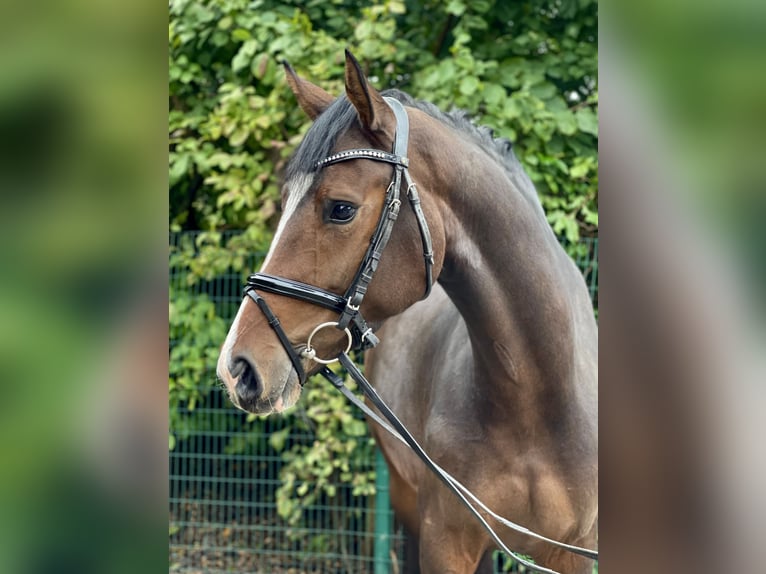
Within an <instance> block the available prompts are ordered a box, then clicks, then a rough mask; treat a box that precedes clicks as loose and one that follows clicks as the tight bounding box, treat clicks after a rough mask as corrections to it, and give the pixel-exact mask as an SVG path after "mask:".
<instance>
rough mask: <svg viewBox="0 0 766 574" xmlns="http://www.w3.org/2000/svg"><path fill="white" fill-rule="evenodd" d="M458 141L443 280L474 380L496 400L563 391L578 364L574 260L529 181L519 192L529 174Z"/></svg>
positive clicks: (448, 191)
mask: <svg viewBox="0 0 766 574" xmlns="http://www.w3.org/2000/svg"><path fill="white" fill-rule="evenodd" d="M461 145H462V146H465V147H464V149H462V150H459V151H458V153H456V155H455V157H454V158H453V161H451V162H449V166H445V170H444V171H442V174H441V175H442V178H443V179H442V182H443V185H444V187H443V188H442V189H443V196H442V197H443V200H444V204H445V207H444V210H445V213H443V216H444V222H445V235H446V239H447V247H446V256H445V264H444V268H443V270H442V273H441V275H440V279H439V281H440V283H441V284H442V286H443V287H444V289H445V291H446V292H447V293H448V295H449V296H450V298H451V299H452V300H453V302H454V303H455V304H456V306H457V307H458V309H459V311H460V313H461V315H462V316H463V318H464V319H465V322H466V324H467V326H468V331H469V334H470V337H471V344H472V346H473V349H474V358H475V374H476V376H475V382H476V384H479V385H484V386H486V387H488V388H487V389H486V393H483V394H484V395H485V396H492V399H493V400H495V401H503V399H505V400H512V401H516V402H518V401H521V400H524V401H528V400H539V399H540V397H544V396H545V395H546V394H547V395H549V396H554V395H555V396H556V397H562V396H565V395H567V394H569V391H570V390H571V389H570V388H569V387H570V386H571V385H573V384H574V381H573V378H574V369H575V365H574V362H575V360H574V357H575V352H574V345H575V329H576V326H575V325H574V322H575V316H576V315H577V314H576V313H574V312H573V310H572V304H573V302H572V299H571V294H570V293H568V290H571V285H572V280H573V279H572V268H571V262H569V261H568V260H566V259H565V258H563V257H562V252H561V248H560V246H559V245H558V243H557V241H556V238H555V236H554V235H553V233H552V231H551V229H550V227H549V226H548V224H547V223H546V222H545V219H544V215H543V212H542V208H541V207H540V205H539V202H538V201H537V200H536V198H534V197H530V191H531V193H534V191H533V188H531V183H526V185H528V186H529V188H527V189H521V186H523V185H525V183H524V181H525V178H526V176H524V175H523V174H521V173H519V174H518V175H517V174H510V173H509V172H508V171H507V170H506V169H505V168H504V167H503V166H502V165H500V164H499V163H498V162H497V161H496V160H494V159H492V158H490V157H489V156H488V155H487V154H486V152H484V151H483V150H481V149H480V148H479V147H478V146H477V145H476V144H474V143H472V142H466V141H464V142H461ZM466 154H467V156H466ZM518 169H519V170H521V167H520V166H519V168H518ZM546 391H549V392H548V393H546ZM531 397H537V398H536V399H531ZM546 400H547V399H546ZM552 408H555V407H553V406H552Z"/></svg>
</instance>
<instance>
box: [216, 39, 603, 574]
mask: <svg viewBox="0 0 766 574" xmlns="http://www.w3.org/2000/svg"><path fill="white" fill-rule="evenodd" d="M285 68H286V71H287V82H288V84H289V86H290V88H291V90H292V92H293V93H294V94H295V96H296V98H297V101H298V104H299V105H300V107H301V108H302V109H303V110H304V111H305V112H306V113H307V114H308V115H309V116H310V117H311V118H312V119H313V120H314V123H313V124H312V126H311V128H310V129H309V131H308V132H307V134H306V136H305V138H304V140H303V141H302V143H301V144H300V145H299V147H298V149H297V150H296V152H295V154H294V156H293V157H292V158H291V160H290V162H289V163H288V166H287V169H286V174H285V182H284V185H283V188H282V211H283V212H282V217H281V219H280V222H279V225H278V227H277V230H276V232H275V235H274V239H273V241H272V244H271V246H270V249H269V252H268V254H267V256H266V259H265V260H264V263H263V266H262V271H263V272H264V273H267V274H268V275H266V277H271V278H272V279H273V281H278V282H284V283H285V284H286V285H288V284H294V285H302V286H303V287H301V289H303V290H304V291H308V290H311V289H313V288H314V287H312V286H316V288H317V289H318V291H320V292H322V293H329V294H332V293H343V292H344V291H345V290H346V288H347V287H348V286H349V285H350V284H352V283H353V284H356V282H357V280H358V275H359V273H358V269H357V268H358V266H359V261H360V260H363V258H365V257H366V254H367V253H368V252H369V245H370V238H371V237H375V235H376V233H377V231H376V229H377V228H378V227H379V222H380V221H383V220H384V219H385V213H384V205H388V204H386V203H385V202H384V197H388V192H389V191H390V187H391V186H392V185H393V183H391V172H392V169H391V165H386V163H385V162H383V161H376V160H375V159H372V158H370V157H360V156H358V155H357V156H355V157H353V158H350V160H349V161H338V162H337V163H333V162H328V161H327V160H328V159H330V158H333V157H342V156H343V154H344V152H345V151H346V150H359V148H366V149H365V150H364V151H367V152H370V150H381V151H382V152H389V151H390V150H391V149H392V147H394V141H395V139H396V137H397V116H396V115H395V113H394V111H393V109H394V107H395V106H392V105H391V103H390V102H391V101H392V100H396V101H397V102H399V103H398V104H397V105H396V107H400V108H401V109H402V110H406V111H405V112H404V113H406V117H407V120H408V123H409V134H408V141H409V151H408V162H407V165H408V168H409V172H410V173H411V177H412V180H413V181H414V183H415V184H416V185H417V189H419V193H420V196H419V199H420V203H419V206H420V207H419V208H418V209H422V214H423V217H424V218H425V221H426V222H427V227H428V229H429V230H430V240H429V242H431V243H432V249H433V253H432V258H431V260H430V263H431V265H432V267H433V277H434V278H436V280H437V284H436V285H434V287H433V290H432V291H431V294H430V296H428V297H427V298H426V299H425V300H422V301H421V298H422V296H423V294H424V291H425V292H427V290H428V289H427V288H428V286H427V285H425V283H427V282H428V279H427V280H426V281H424V273H423V268H424V258H423V248H422V243H423V239H422V229H421V226H420V225H419V223H420V222H419V221H418V217H417V214H416V212H415V210H414V209H412V210H411V209H406V206H405V205H402V207H401V211H400V212H399V214H398V215H399V217H398V220H397V221H396V225H395V226H394V227H393V231H392V232H391V233H390V238H388V244H387V247H385V252H384V253H383V254H382V256H381V257H380V259H379V263H377V262H376V268H377V271H376V273H375V276H374V279H373V280H372V281H371V282H370V283H369V288H368V289H366V296H365V297H364V300H363V302H362V303H361V307H360V310H359V312H360V313H363V314H364V317H366V318H367V322H368V323H369V325H370V328H371V330H372V329H377V328H378V327H380V328H379V329H377V334H378V335H379V336H380V339H381V343H380V344H379V345H378V347H377V348H376V349H374V350H372V351H370V352H369V353H368V354H367V357H366V374H367V376H368V378H369V379H370V380H371V381H372V382H373V383H374V384H375V386H376V389H377V390H378V392H379V393H380V395H381V396H382V397H383V398H384V399H385V400H386V401H387V402H388V403H389V405H390V406H391V408H392V409H393V410H394V412H396V413H397V415H398V416H399V418H400V419H401V420H402V422H404V424H405V425H406V426H407V427H408V428H409V430H410V431H411V432H412V434H413V435H414V436H415V437H416V438H417V440H418V441H420V443H421V445H423V447H424V448H425V450H426V451H427V452H428V453H429V454H430V456H431V457H432V458H433V459H434V460H435V461H437V462H438V463H439V464H440V465H441V466H442V467H443V468H445V469H446V470H447V471H448V472H450V474H452V475H453V476H454V477H455V478H457V479H458V480H460V481H461V482H462V483H463V484H464V485H465V486H467V487H468V488H469V489H470V490H471V491H473V492H475V493H477V494H478V495H479V497H480V498H481V499H482V500H483V501H484V502H485V503H486V504H487V505H488V506H489V507H490V508H492V509H493V510H494V511H495V512H497V513H499V514H501V515H503V516H505V517H507V518H510V519H511V520H513V521H514V522H517V523H519V524H522V525H523V526H525V527H527V528H530V529H531V530H534V531H537V532H539V533H540V534H543V535H544V536H547V537H550V538H554V539H557V540H560V541H562V542H566V543H570V544H575V545H580V546H586V547H591V548H592V547H594V546H595V544H596V539H597V515H598V440H597V434H598V426H597V425H598V421H597V418H598V403H597V384H598V383H597V379H598V371H597V369H598V365H597V339H598V334H597V326H596V322H595V319H594V316H593V310H592V305H591V301H590V297H589V295H588V290H587V288H586V285H585V282H584V280H583V278H582V276H581V274H580V272H579V271H578V269H577V267H576V266H575V264H574V263H573V262H572V260H571V259H570V258H569V257H568V256H567V254H566V252H565V251H564V250H563V249H562V247H561V246H560V244H559V242H558V241H557V239H556V236H555V235H554V233H553V231H552V230H551V228H550V226H549V225H548V223H547V221H546V218H545V214H544V212H543V209H542V206H541V204H540V201H539V199H538V197H537V194H536V192H535V188H534V186H533V184H532V182H531V180H530V179H529V177H528V176H527V175H526V174H525V173H524V171H523V168H522V167H521V165H520V163H519V161H518V160H517V158H516V157H515V155H514V153H513V150H512V149H511V146H510V145H509V144H508V142H507V141H505V140H496V139H494V138H493V137H492V135H491V133H490V132H489V130H486V129H483V128H477V127H475V126H474V125H473V124H472V123H471V122H470V121H468V119H466V117H465V115H464V114H462V113H459V112H451V113H443V112H441V111H439V110H438V109H437V108H436V107H435V106H433V105H432V104H429V103H426V102H421V101H415V100H414V99H412V98H411V97H409V96H407V95H406V94H404V93H403V92H400V91H398V90H388V91H385V92H383V93H381V92H378V91H377V90H376V89H375V88H373V87H372V86H371V85H370V84H369V83H368V81H367V79H366V78H365V75H364V73H363V71H362V69H361V66H360V65H359V63H358V62H357V61H356V60H355V59H354V57H353V55H351V54H350V53H349V52H348V51H347V52H346V64H345V88H346V90H345V91H346V93H345V95H344V96H341V97H339V98H335V97H333V96H331V95H330V94H328V93H327V92H325V91H324V90H323V89H322V88H320V87H318V86H316V85H314V84H312V83H311V82H309V81H307V80H305V79H302V78H300V77H299V76H298V75H296V74H295V72H294V71H293V70H292V68H290V67H289V65H287V64H286V65H285ZM387 98H388V101H387ZM400 104H401V106H400ZM368 155H369V154H368ZM346 159H349V158H346ZM317 166H321V169H319V168H318V167H317ZM395 181H397V185H398V180H395ZM404 188H405V184H402V193H405V192H409V189H408V190H405V189H404ZM397 201H398V200H397ZM396 207H397V210H398V206H396ZM427 259H428V258H427ZM274 278H279V279H274ZM282 278H284V279H282ZM290 282H293V283H290ZM271 287H274V285H273V284H272V285H271ZM254 291H255V290H251V291H249V293H248V294H249V295H250V297H245V298H244V300H243V302H242V304H241V306H240V308H239V311H238V312H237V315H236V317H235V319H234V321H233V323H232V326H231V328H230V330H229V333H228V335H227V337H226V340H225V342H224V344H223V347H222V350H221V354H220V357H219V361H218V376H219V377H220V378H221V380H222V381H223V382H224V384H225V387H226V389H227V392H228V394H229V397H230V398H231V400H232V402H233V403H234V404H235V405H236V406H238V407H239V408H241V409H243V410H246V411H248V412H252V413H258V414H268V413H272V412H281V411H283V410H285V409H287V408H289V407H291V406H292V405H294V404H295V402H296V401H297V400H298V397H299V396H300V393H301V388H302V385H303V383H304V382H305V379H306V377H307V376H309V375H311V374H313V373H316V372H317V371H318V369H319V367H320V365H319V364H317V363H316V361H315V360H314V358H315V357H332V356H335V355H337V354H338V353H340V352H342V351H343V349H344V348H345V347H347V345H348V344H350V341H351V335H350V333H349V332H348V331H347V330H346V331H345V332H344V331H343V330H341V329H333V328H319V329H318V326H322V325H323V324H325V323H328V324H331V325H338V323H337V322H336V321H337V320H338V314H337V312H334V311H333V310H332V309H331V308H330V307H331V305H325V306H322V305H318V304H314V302H313V300H312V301H309V300H306V299H305V298H303V300H300V299H299V300H296V298H295V297H294V296H289V295H290V293H289V290H287V291H285V292H284V293H282V294H280V293H281V292H280V291H279V289H273V288H272V289H271V290H270V291H268V292H266V293H262V294H261V293H259V294H256V293H254ZM317 297H318V296H317ZM330 297H332V295H330ZM254 303H255V304H254ZM384 323H385V324H384ZM347 339H348V341H349V343H347ZM354 339H358V337H356V336H355V337H354ZM309 350H310V351H311V353H307V351H309ZM370 426H371V429H372V433H373V435H374V436H375V439H376V441H377V442H378V444H379V445H380V448H381V450H382V452H383V454H384V456H385V459H386V461H387V463H388V466H389V469H390V476H391V479H390V480H391V483H390V491H391V501H392V505H393V507H394V510H395V513H396V515H397V517H398V519H399V520H400V521H401V522H402V523H403V525H404V527H405V529H406V530H407V532H408V534H409V538H410V540H412V541H413V542H412V544H411V546H410V548H409V550H410V551H413V552H415V553H414V554H412V555H414V556H415V557H416V561H415V563H414V564H412V561H410V562H409V566H408V567H409V568H410V569H411V570H410V571H411V572H420V573H422V574H443V573H445V572H446V573H452V574H473V573H481V574H484V573H485V572H487V573H489V572H492V564H491V553H492V551H493V548H494V546H493V543H492V541H491V539H490V538H489V536H488V535H487V534H486V533H485V532H484V531H483V530H482V529H481V528H480V527H479V526H478V524H477V523H475V522H474V521H473V520H472V519H471V516H470V515H469V514H468V511H467V510H466V509H465V508H463V507H461V506H460V504H459V502H458V501H457V499H456V498H455V497H454V496H453V495H452V494H451V493H449V492H448V491H447V490H446V488H445V487H444V485H443V484H442V483H441V482H439V481H438V479H437V478H435V477H434V476H432V475H431V474H429V473H428V472H426V469H425V467H424V465H423V464H422V463H421V462H420V461H419V460H418V459H417V458H416V457H415V456H414V455H413V454H411V453H410V452H409V451H407V450H406V449H405V447H404V446H402V445H401V444H400V443H398V442H397V441H396V440H393V439H391V438H390V437H389V436H387V435H386V434H385V433H383V432H382V431H381V429H380V427H378V426H377V425H375V424H372V423H371V425H370ZM488 521H489V522H490V523H491V524H492V525H493V526H496V530H497V531H498V532H500V533H501V537H502V539H503V542H504V543H506V544H507V545H508V546H509V547H511V548H513V549H514V550H517V551H519V552H521V553H524V554H527V555H529V556H531V557H532V558H534V559H535V560H536V561H537V562H538V564H541V565H544V566H546V567H548V568H551V569H554V570H556V571H558V572H561V573H566V574H585V573H590V572H591V569H592V563H591V562H590V561H589V560H588V559H586V558H583V557H581V556H575V555H572V554H568V553H566V552H565V551H563V550H560V549H557V548H555V547H553V546H550V545H548V544H547V543H545V542H541V541H539V540H536V539H532V538H530V537H528V536H525V535H523V534H518V533H514V532H508V531H506V530H503V529H502V527H501V526H499V525H498V523H497V522H496V521H494V520H493V519H491V518H489V519H488Z"/></svg>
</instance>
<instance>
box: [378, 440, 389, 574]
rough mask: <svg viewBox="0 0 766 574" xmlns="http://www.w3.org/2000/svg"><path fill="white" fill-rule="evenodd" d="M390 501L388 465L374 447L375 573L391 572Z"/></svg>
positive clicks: (384, 573) (386, 573)
mask: <svg viewBox="0 0 766 574" xmlns="http://www.w3.org/2000/svg"><path fill="white" fill-rule="evenodd" d="M390 508H391V501H390V499H389V496H388V466H386V461H385V459H384V458H383V454H382V453H381V452H380V449H379V448H376V449H375V574H389V573H390V572H391V517H390V512H389V511H390Z"/></svg>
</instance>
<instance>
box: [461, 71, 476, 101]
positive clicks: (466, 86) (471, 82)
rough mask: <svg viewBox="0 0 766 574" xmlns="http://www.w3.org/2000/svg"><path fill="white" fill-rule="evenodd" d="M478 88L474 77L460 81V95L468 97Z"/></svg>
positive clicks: (467, 77)
mask: <svg viewBox="0 0 766 574" xmlns="http://www.w3.org/2000/svg"><path fill="white" fill-rule="evenodd" d="M478 88H479V80H477V79H476V78H475V77H474V76H466V77H465V78H463V79H462V80H460V93H461V94H463V95H465V96H470V95H471V94H473V93H474V92H476V90H477V89H478Z"/></svg>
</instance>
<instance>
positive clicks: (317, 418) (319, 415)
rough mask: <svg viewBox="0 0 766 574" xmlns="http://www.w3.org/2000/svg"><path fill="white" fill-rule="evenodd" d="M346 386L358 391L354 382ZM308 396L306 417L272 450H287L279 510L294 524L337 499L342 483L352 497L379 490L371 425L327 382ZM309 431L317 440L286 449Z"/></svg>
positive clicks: (278, 437) (275, 440) (276, 439)
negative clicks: (324, 500)
mask: <svg viewBox="0 0 766 574" xmlns="http://www.w3.org/2000/svg"><path fill="white" fill-rule="evenodd" d="M346 384H347V386H348V387H349V388H351V389H353V388H354V383H353V381H352V380H351V379H350V378H349V379H348V380H347V381H346ZM303 392H304V394H305V395H306V397H305V398H304V399H302V400H303V401H304V402H303V404H304V405H306V407H305V410H304V411H303V413H302V414H303V415H304V416H303V417H301V418H297V419H296V420H295V424H294V426H293V427H287V428H285V429H284V430H283V431H282V432H280V433H272V435H271V437H270V439H269V443H270V444H271V446H272V448H274V449H275V450H277V451H282V452H283V457H282V458H283V460H284V461H285V463H286V464H285V466H284V467H283V468H282V471H281V472H280V478H281V480H282V485H281V486H280V487H279V489H278V490H277V511H278V512H279V515H280V516H282V518H284V519H285V520H287V522H288V524H290V525H291V526H294V525H297V524H299V523H300V521H301V520H302V519H303V513H304V511H305V510H306V509H307V508H310V507H311V506H313V505H314V504H316V503H317V502H318V501H319V500H320V499H321V498H323V497H326V498H333V497H334V496H336V494H337V484H339V483H340V484H344V485H348V486H349V487H350V488H351V495H352V496H365V495H370V494H373V493H374V492H375V472H374V470H373V469H372V468H371V467H370V461H372V460H373V459H374V457H373V448H374V443H373V440H372V438H371V437H370V436H369V433H368V432H367V425H366V424H365V422H364V421H363V420H361V419H359V418H358V417H357V416H354V415H355V414H356V413H354V412H353V411H352V410H351V409H350V408H349V405H348V403H347V402H346V398H345V397H344V396H343V395H341V394H340V393H339V392H338V391H337V390H335V389H334V388H333V387H332V386H331V385H330V384H329V383H327V382H326V381H324V380H320V379H316V380H314V381H312V384H311V385H310V386H309V385H307V386H306V388H305V390H304V391H303ZM303 429H305V430H311V431H312V436H313V437H314V439H313V440H312V441H308V442H294V443H293V444H292V446H291V447H290V448H289V449H286V448H285V443H286V440H287V437H288V435H289V434H290V433H294V432H299V431H300V430H303Z"/></svg>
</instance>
